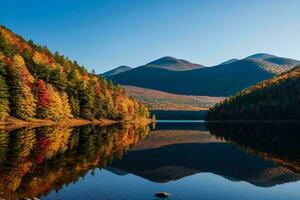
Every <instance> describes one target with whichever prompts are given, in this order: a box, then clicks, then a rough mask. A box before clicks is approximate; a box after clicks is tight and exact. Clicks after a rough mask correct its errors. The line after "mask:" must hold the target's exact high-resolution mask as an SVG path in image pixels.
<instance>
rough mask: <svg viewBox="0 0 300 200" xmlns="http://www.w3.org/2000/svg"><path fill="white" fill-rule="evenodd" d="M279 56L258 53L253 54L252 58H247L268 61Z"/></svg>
mask: <svg viewBox="0 0 300 200" xmlns="http://www.w3.org/2000/svg"><path fill="white" fill-rule="evenodd" d="M276 57H277V56H274V55H271V54H267V53H256V54H253V55H251V56H248V57H246V58H248V59H262V60H264V59H267V58H276Z"/></svg>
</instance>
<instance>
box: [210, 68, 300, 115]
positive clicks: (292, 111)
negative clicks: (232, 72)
mask: <svg viewBox="0 0 300 200" xmlns="http://www.w3.org/2000/svg"><path fill="white" fill-rule="evenodd" d="M206 119H207V120H299V119H300V66H297V67H295V68H294V69H292V70H290V71H287V72H284V73H282V74H281V75H278V76H276V77H274V78H272V79H269V80H265V81H262V82H260V83H258V84H256V85H254V86H251V87H249V88H247V89H245V90H243V91H241V92H239V93H237V94H236V95H234V96H231V97H229V98H227V99H225V100H224V101H223V102H221V103H219V104H216V105H215V106H214V107H213V108H211V109H210V110H209V111H208V113H207V115H206Z"/></svg>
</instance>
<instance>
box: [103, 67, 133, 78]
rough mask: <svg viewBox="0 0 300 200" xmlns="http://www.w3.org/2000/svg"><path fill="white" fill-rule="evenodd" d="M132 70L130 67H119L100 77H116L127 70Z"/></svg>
mask: <svg viewBox="0 0 300 200" xmlns="http://www.w3.org/2000/svg"><path fill="white" fill-rule="evenodd" d="M131 69H132V68H131V67H128V66H126V65H121V66H119V67H116V68H114V69H112V70H109V71H107V72H105V73H103V74H102V75H103V76H113V75H116V74H119V73H122V72H126V71H128V70H131Z"/></svg>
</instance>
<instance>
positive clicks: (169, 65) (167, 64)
mask: <svg viewBox="0 0 300 200" xmlns="http://www.w3.org/2000/svg"><path fill="white" fill-rule="evenodd" d="M145 66H151V67H159V68H163V69H167V70H171V71H187V70H192V69H197V68H201V67H203V66H202V65H199V64H195V63H191V62H189V61H187V60H183V59H178V58H174V57H171V56H164V57H162V58H159V59H157V60H154V61H152V62H150V63H148V64H146V65H145Z"/></svg>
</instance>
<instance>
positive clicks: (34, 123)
mask: <svg viewBox="0 0 300 200" xmlns="http://www.w3.org/2000/svg"><path fill="white" fill-rule="evenodd" d="M152 122H153V121H152V120H151V119H138V120H126V121H116V120H111V119H101V120H86V119H65V120H60V121H52V120H49V119H31V120H30V121H23V120H20V119H17V118H13V117H9V118H8V119H7V120H6V121H0V129H4V130H13V129H18V128H24V127H33V128H37V127H45V126H67V127H76V126H85V125H99V126H110V125H114V124H120V123H147V124H149V123H152Z"/></svg>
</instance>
